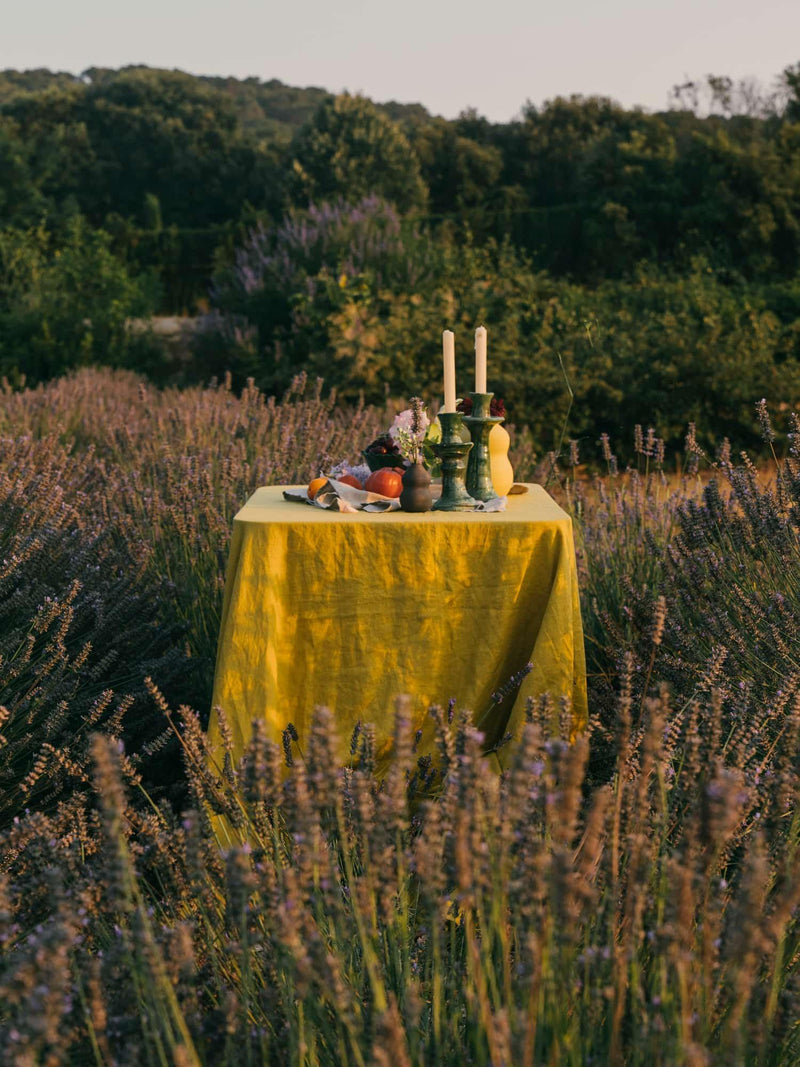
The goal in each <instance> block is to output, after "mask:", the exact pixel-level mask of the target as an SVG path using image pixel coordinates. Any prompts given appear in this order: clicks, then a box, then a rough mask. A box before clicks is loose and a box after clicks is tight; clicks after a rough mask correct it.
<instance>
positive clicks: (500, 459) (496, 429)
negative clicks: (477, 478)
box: [489, 423, 514, 496]
mask: <svg viewBox="0 0 800 1067" xmlns="http://www.w3.org/2000/svg"><path fill="white" fill-rule="evenodd" d="M510 444H511V438H510V437H509V436H508V430H507V429H506V428H505V426H502V425H501V424H500V423H498V424H497V425H496V426H493V427H492V431H491V433H490V434H489V463H490V465H491V471H492V485H493V486H494V491H495V492H496V493H497V495H498V496H505V495H506V494H507V493H508V490H509V489H510V488H511V486H512V485H513V484H514V468H513V467H512V466H511V461H510V460H509V458H508V446H509V445H510Z"/></svg>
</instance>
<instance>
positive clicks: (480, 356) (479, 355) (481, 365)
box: [475, 326, 486, 393]
mask: <svg viewBox="0 0 800 1067" xmlns="http://www.w3.org/2000/svg"><path fill="white" fill-rule="evenodd" d="M475 392H476V393H485V392H486V327H485V326H479V327H478V328H477V330H476V331H475Z"/></svg>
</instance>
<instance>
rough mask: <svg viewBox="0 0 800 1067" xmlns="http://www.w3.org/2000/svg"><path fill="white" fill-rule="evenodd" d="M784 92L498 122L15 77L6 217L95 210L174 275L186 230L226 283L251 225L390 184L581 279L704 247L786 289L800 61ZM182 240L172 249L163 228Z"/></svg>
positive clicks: (6, 137)
mask: <svg viewBox="0 0 800 1067" xmlns="http://www.w3.org/2000/svg"><path fill="white" fill-rule="evenodd" d="M778 85H779V89H778V91H776V92H773V93H771V94H763V93H761V94H759V92H758V90H757V89H756V88H755V87H753V86H748V85H747V84H746V83H741V84H739V85H738V86H737V85H734V84H733V83H732V82H731V81H730V79H726V78H720V77H709V78H708V79H706V80H705V82H703V83H702V84H692V83H689V84H687V85H683V86H678V87H676V88H675V90H674V91H673V96H674V106H673V107H672V108H671V109H665V110H664V111H663V112H660V113H657V114H652V113H648V112H646V111H644V110H641V109H637V108H623V107H621V106H619V105H618V104H615V103H614V102H613V101H612V100H609V99H606V98H602V97H589V98H584V97H577V96H576V97H570V98H557V99H555V100H552V101H549V102H547V103H545V104H544V105H542V106H540V107H537V106H534V105H532V104H528V105H526V106H525V107H524V108H523V109H522V112H521V115H520V117H519V118H517V119H515V120H514V121H512V122H508V123H491V122H489V121H488V120H487V119H485V118H482V117H481V116H480V115H479V114H477V113H476V112H474V111H465V112H464V113H463V114H462V115H460V116H459V118H457V119H455V120H452V121H448V120H445V119H442V118H437V117H434V116H432V115H430V114H429V113H428V112H427V111H426V110H425V109H424V108H423V107H421V106H420V105H397V104H395V105H385V106H383V107H380V106H376V105H374V104H372V103H371V102H370V101H368V100H366V99H364V98H361V97H352V96H340V97H333V96H331V95H330V94H327V93H325V92H324V91H323V90H319V89H291V88H290V87H288V86H282V85H281V83H279V82H260V81H258V79H247V80H245V81H238V80H236V79H221V78H200V77H194V76H192V75H189V74H184V73H181V72H178V71H164V70H153V69H148V68H127V69H123V70H120V71H110V70H102V69H99V68H94V69H92V70H90V71H87V72H86V73H85V74H84V75H82V76H80V77H73V76H71V75H63V74H51V73H50V72H47V71H32V72H26V73H20V72H14V71H6V72H3V73H0V226H2V227H15V228H26V227H31V226H35V225H38V224H40V223H41V222H42V221H44V222H45V224H46V225H47V226H48V227H49V228H51V229H53V230H54V231H56V232H58V231H59V229H60V228H63V227H64V226H65V225H66V224H67V223H68V221H69V220H70V219H71V218H74V216H76V215H80V216H81V217H82V218H84V219H85V220H86V221H87V222H88V224H89V225H90V226H92V227H100V228H103V229H104V230H106V231H107V232H109V233H110V234H112V236H114V238H115V241H116V244H117V246H118V247H119V248H120V249H122V250H124V252H125V254H126V255H132V256H133V257H134V259H135V258H136V255H137V248H138V249H139V251H138V255H139V257H140V259H142V258H149V260H150V265H152V266H154V267H156V268H157V269H158V268H163V269H165V270H167V271H169V270H170V269H174V268H173V267H171V264H170V257H172V260H174V259H175V257H176V255H177V257H178V259H180V253H179V252H176V247H175V246H176V244H179V243H181V242H180V240H179V238H180V233H181V231H187V232H190V233H192V234H193V235H194V236H193V237H192V238H190V239H189V244H190V245H191V248H190V249H189V250H188V254H187V256H186V257H185V258H186V260H187V262H186V268H187V270H189V269H191V268H190V263H189V262H188V261H189V260H191V259H194V260H195V261H196V260H197V258H198V256H199V258H201V259H203V260H204V262H203V264H202V265H203V267H204V268H206V270H207V273H210V268H211V265H212V263H213V261H214V255H215V253H218V254H221V255H224V253H225V249H226V248H227V249H228V250H230V248H231V247H232V245H233V244H235V243H236V240H237V238H238V237H239V236H240V235H241V233H242V228H243V227H245V228H246V227H250V226H252V225H254V224H255V223H256V222H258V221H261V222H264V221H267V220H278V219H280V217H281V216H282V215H283V214H284V212H285V211H286V210H287V209H288V208H291V207H293V206H294V207H304V206H307V204H308V203H309V201H313V202H320V201H322V200H333V199H338V198H344V199H345V200H347V201H349V202H356V201H358V200H359V199H361V198H362V197H363V196H365V195H369V194H373V193H374V194H377V195H379V196H381V197H383V198H385V199H386V200H388V201H389V202H391V203H393V204H394V205H395V206H396V207H398V208H399V209H400V210H401V211H403V212H409V211H413V212H415V213H416V215H417V217H418V218H420V219H421V220H427V221H428V222H429V223H430V224H431V225H433V226H436V227H438V228H442V229H449V230H456V231H463V229H464V228H468V229H469V231H470V232H471V233H472V235H473V236H474V237H475V238H477V239H482V240H485V239H488V238H489V237H494V238H496V239H498V240H502V239H504V238H508V239H510V240H511V241H512V243H513V244H514V245H515V246H516V247H518V248H520V249H522V250H524V251H525V252H526V253H528V254H529V255H530V256H531V257H532V260H533V263H534V265H535V266H536V267H537V268H539V269H546V270H548V271H550V272H553V273H555V274H556V275H567V276H569V277H571V278H573V279H576V280H585V281H589V282H591V283H596V282H599V281H600V280H602V279H605V278H610V277H611V278H613V277H621V276H624V275H626V274H628V275H629V274H630V273H631V272H632V271H635V269H636V267H637V265H638V264H640V263H641V262H642V261H645V260H646V261H648V262H651V263H658V264H661V265H663V266H670V267H675V268H677V269H684V268H687V267H688V266H689V265H690V262H691V259H692V257H694V256H696V255H698V254H702V255H703V256H705V257H706V258H707V259H708V260H709V261H710V262H711V264H712V265H713V266H714V267H715V268H720V269H729V270H733V271H736V272H738V273H741V274H742V275H743V276H745V277H747V278H754V279H755V278H759V279H764V278H786V277H791V276H793V275H794V274H795V272H796V271H797V269H798V266H799V265H800V64H798V65H797V66H796V67H793V68H787V70H785V71H784V72H783V74H782V75H781V77H780V79H779V83H778ZM170 230H171V231H172V232H173V237H172V239H171V241H172V243H171V244H170V240H169V239H167V238H165V237H163V236H159V237H157V238H155V239H154V238H153V236H152V235H154V234H156V235H161V234H163V233H164V232H165V231H170ZM201 234H202V239H201V236H200V235H201ZM147 235H151V236H149V237H148V236H147ZM142 244H144V245H145V246H146V249H144V250H142V249H141V248H139V246H140V245H142ZM200 282H201V280H200V279H197V283H198V287H199V285H200Z"/></svg>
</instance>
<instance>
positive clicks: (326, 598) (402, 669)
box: [209, 485, 587, 767]
mask: <svg viewBox="0 0 800 1067" xmlns="http://www.w3.org/2000/svg"><path fill="white" fill-rule="evenodd" d="M283 488H284V487H281V486H269V487H265V488H261V489H258V490H256V492H255V493H254V495H253V496H252V497H251V498H250V499H249V500H248V501H247V503H246V504H245V506H244V507H243V508H242V510H241V511H240V512H239V513H238V514H237V515H236V517H235V519H234V523H233V537H232V540H231V547H230V556H229V560H228V568H227V574H226V582H225V596H224V602H223V609H222V623H221V626H220V636H219V645H218V649H217V664H216V675H215V679H214V694H213V706H214V709H216V708H217V707H222V708H223V710H224V712H225V713H226V718H227V720H228V722H229V723H230V727H231V731H232V734H233V739H234V756H235V758H237V759H238V758H239V757H240V756H241V755H242V754H243V752H244V749H245V747H246V745H247V742H248V740H249V738H250V734H251V723H252V721H253V720H254V719H256V718H263V719H265V720H266V722H267V725H268V732H269V734H270V736H271V737H273V738H274V740H275V741H280V739H281V734H282V731H283V729H284V728H285V727H286V725H287V723H289V722H292V723H294V725H295V727H296V729H297V732H298V734H299V737H300V744H301V746H302V744H303V741H304V739H305V738H306V737H307V735H308V727H309V724H310V721H311V717H312V714H313V710H314V708H315V706H317V705H325V706H326V707H328V708H330V709H331V711H332V712H333V714H334V716H335V721H336V724H337V727H338V739H339V748H340V755H341V757H342V758H343V759H344V758H346V756H347V753H348V751H349V743H350V738H351V734H352V731H353V727H354V726H355V724H356V723H357V722H359V721H360V722H362V723H366V722H371V723H374V724H375V727H376V730H377V752H378V756H379V759H380V760H381V762H382V764H383V765H385V761H386V760H387V759H388V758H389V757H390V755H391V739H392V735H393V729H394V714H395V712H394V704H395V700H394V698H395V696H396V695H397V694H409V695H410V697H411V708H412V714H413V717H414V720H415V721H414V726H415V728H424V729H425V738H424V739H423V742H422V744H421V750H424V749H425V745H426V744H429V741H428V737H429V734H430V721H429V716H428V715H427V711H428V708H429V706H430V705H431V704H442V705H445V704H446V703H447V701H448V700H450V699H451V698H455V700H456V702H457V705H458V706H459V707H461V708H468V709H470V710H472V711H473V712H474V713H475V715H476V717H478V716H480V715H482V714H483V715H484V716H485V713H486V711H487V709H489V708H490V707H491V698H492V695H493V694H494V693H495V692H496V691H497V690H498V689H499V687H500V686H502V685H503V684H504V683H506V682H507V681H508V680H509V679H510V678H511V676H512V675H514V674H516V673H517V672H519V671H520V670H522V669H523V668H524V667H525V666H526V664H528V663H532V664H533V669H532V670H531V671H530V673H529V674H528V675H527V676H526V677H525V679H524V681H523V682H522V685H521V686H520V688H519V689H518V690H517V691H516V692H515V693H513V694H512V695H510V696H509V697H508V698H507V699H506V700H505V701H504V702H503V703H501V704H499V705H497V706H496V707H494V708H493V710H492V713H491V715H490V716H489V717H488V718H485V717H484V718H483V720H482V721H481V728H482V729H483V730H484V732H485V734H486V737H487V742H488V744H489V745H491V744H494V743H496V742H497V741H498V740H500V739H501V738H502V737H503V736H504V735H505V734H506V733H508V732H510V733H513V734H515V735H516V734H517V733H518V731H519V728H520V726H521V724H522V723H523V721H524V717H525V704H526V699H527V698H528V697H530V696H533V697H537V696H539V695H541V694H543V693H546V692H547V693H550V694H552V695H553V696H554V697H555V698H558V697H560V696H562V695H566V696H569V697H570V698H571V700H572V709H573V725H574V726H575V727H579V726H581V725H583V724H584V723H585V721H586V716H587V705H586V667H585V660H584V647H583V630H582V626H581V615H580V603H579V598H578V580H577V573H576V565H575V549H574V545H573V539H572V522H571V519H570V518H569V516H568V515H567V514H566V513H565V512H564V511H562V510H561V508H560V507H558V505H557V504H556V503H555V502H554V501H553V500H552V498H551V497H550V496H549V495H548V494H547V493H546V492H545V490H544V489H543V488H542V487H541V486H538V485H531V486H529V487H528V488H529V492H528V493H526V494H525V495H519V496H510V497H509V499H508V508H507V510H506V511H504V512H499V513H495V514H480V513H469V512H433V513H428V514H424V515H414V514H408V513H405V512H402V511H398V512H391V513H389V514H377V515H371V514H366V513H363V512H361V513H358V514H345V513H341V512H332V511H323V510H321V509H318V508H311V507H307V506H305V507H304V506H303V505H302V504H292V503H289V502H287V501H286V500H284V498H283ZM209 737H210V740H211V742H212V744H213V745H214V748H215V751H218V752H219V751H221V747H220V746H221V738H220V733H219V725H218V719H217V713H216V710H213V711H212V715H211V720H210V723H209ZM512 748H513V745H511V744H507V745H505V746H501V747H500V749H499V751H498V752H497V753H495V754H493V755H492V757H491V758H492V759H493V760H495V761H497V764H498V765H499V767H503V766H505V765H506V764H507V763H508V761H509V760H510V759H511V757H512ZM379 766H380V764H379Z"/></svg>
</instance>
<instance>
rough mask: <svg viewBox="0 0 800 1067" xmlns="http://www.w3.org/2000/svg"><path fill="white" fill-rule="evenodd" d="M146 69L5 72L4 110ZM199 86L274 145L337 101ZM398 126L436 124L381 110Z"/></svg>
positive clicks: (249, 84)
mask: <svg viewBox="0 0 800 1067" xmlns="http://www.w3.org/2000/svg"><path fill="white" fill-rule="evenodd" d="M157 69H158V68H154V67H152V68H151V67H147V66H145V65H143V64H142V65H133V66H129V67H122V68H120V69H119V70H114V69H111V68H109V67H90V68H89V69H88V70H86V71H84V72H83V73H82V74H68V73H66V72H64V71H59V72H54V71H50V70H46V69H44V68H40V69H37V70H25V71H20V70H3V71H0V107H2V105H3V104H5V103H7V102H8V101H10V100H11V99H12V98H14V97H18V96H20V95H22V94H29V93H39V92H42V91H44V90H46V89H51V88H56V89H66V88H69V87H75V86H82V85H90V84H97V83H98V82H101V83H102V82H111V81H113V80H114V79H115V78H116V77H118V76H119V74H121V73H122V72H123V71H127V70H157ZM190 77H192V78H195V79H196V80H197V81H198V82H200V83H202V84H204V85H206V86H209V87H210V88H213V89H216V90H218V91H219V92H221V93H223V94H224V95H225V96H227V97H229V98H230V99H231V100H232V102H233V104H234V106H235V108H236V111H237V115H238V119H239V122H240V124H241V127H242V129H243V130H244V131H245V132H246V133H248V134H250V135H251V136H253V137H255V138H257V139H258V138H261V139H264V140H268V141H274V142H279V143H280V142H286V141H288V140H290V138H291V136H292V134H293V133H294V131H295V130H296V129H298V127H300V126H302V125H303V123H304V122H305V121H306V119H308V118H309V116H310V115H311V114H312V113H313V112H314V111H315V110H316V108H317V107H318V106H319V104H320V103H321V102H322V101H323V100H325V99H327V98H328V97H330V96H332V95H333V94H332V93H330V92H328V90H327V89H321V88H318V87H316V86H308V87H306V88H303V89H301V88H298V87H296V86H292V85H285V84H284V83H283V82H282V81H279V80H278V79H277V78H272V79H270V81H262V80H261V79H260V78H244V79H242V78H221V77H213V76H211V75H195V74H193V75H190ZM378 106H379V107H380V108H381V109H382V110H383V111H385V112H386V114H387V115H389V117H390V118H392V119H393V120H394V121H395V122H399V123H400V124H401V125H403V126H405V127H407V128H413V127H416V126H419V125H422V124H424V123H426V122H428V121H429V120H430V118H431V115H430V113H429V112H428V110H427V108H425V107H423V105H422V104H400V103H397V102H395V101H390V102H388V103H384V104H379V105H378Z"/></svg>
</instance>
